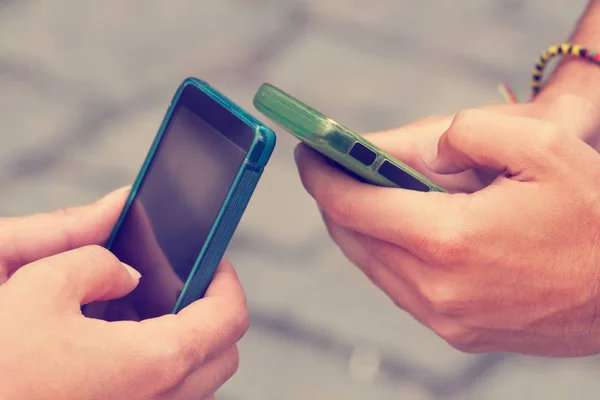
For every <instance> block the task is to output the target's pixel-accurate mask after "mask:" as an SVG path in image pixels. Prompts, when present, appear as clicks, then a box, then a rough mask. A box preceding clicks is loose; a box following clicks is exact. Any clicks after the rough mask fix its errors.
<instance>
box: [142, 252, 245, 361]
mask: <svg viewBox="0 0 600 400" xmlns="http://www.w3.org/2000/svg"><path fill="white" fill-rule="evenodd" d="M248 325H249V322H248V310H247V308H246V299H245V296H244V292H243V289H242V287H241V284H240V282H239V280H238V278H237V275H236V273H235V271H234V270H233V267H232V266H231V264H229V262H228V261H227V260H224V261H223V262H222V263H221V265H220V266H219V268H218V269H217V272H216V274H215V276H214V278H213V281H212V283H211V285H210V286H209V288H208V290H207V293H206V296H205V297H204V298H202V299H200V300H198V301H196V302H194V303H192V304H190V305H189V306H187V307H185V308H184V309H183V310H181V311H180V312H179V313H178V314H177V315H166V316H163V317H159V318H153V319H148V320H145V321H144V323H143V325H142V329H143V331H144V333H143V335H144V336H146V337H148V338H150V339H151V340H150V341H149V342H148V344H149V345H150V346H152V344H153V343H156V342H158V343H171V351H170V352H169V353H170V354H174V355H175V356H174V357H173V358H174V359H176V360H177V362H178V363H179V364H180V365H181V364H183V367H184V368H193V367H194V366H198V365H201V364H202V363H203V362H204V361H206V360H207V359H208V358H210V357H211V356H212V355H214V354H218V353H220V352H222V351H224V350H225V349H227V348H229V347H231V346H233V345H234V344H235V343H237V341H239V340H240V339H241V338H242V337H243V336H244V334H245V333H246V331H247V330H248ZM147 350H148V351H149V352H150V354H152V353H153V352H154V349H153V348H149V349H147Z"/></svg>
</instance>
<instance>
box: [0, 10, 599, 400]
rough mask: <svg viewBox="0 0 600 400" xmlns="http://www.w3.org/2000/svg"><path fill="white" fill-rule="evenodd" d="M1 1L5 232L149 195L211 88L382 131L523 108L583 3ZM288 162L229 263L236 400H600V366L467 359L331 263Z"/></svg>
mask: <svg viewBox="0 0 600 400" xmlns="http://www.w3.org/2000/svg"><path fill="white" fill-rule="evenodd" d="M549 3H550V2H548V1H545V0H528V1H520V0H495V1H493V0H461V1H452V2H450V1H443V0H435V1H434V0H429V1H416V0H413V1H409V0H354V1H342V0H298V1H292V0H245V1H242V0H218V1H217V0H214V1H170V2H166V1H149V0H131V1H116V0H111V1H103V2H84V1H77V0H53V1H6V0H4V1H2V0H0V121H1V123H2V131H1V132H0V193H1V197H0V213H1V214H2V215H19V214H26V213H33V212H39V211H46V210H52V209H55V208H60V207H65V206H70V205H76V204H81V203H86V202H91V201H94V200H95V199H96V198H98V197H100V196H102V195H103V194H104V193H106V192H108V191H110V190H112V189H114V188H117V187H119V186H122V185H125V184H128V183H130V182H132V180H133V179H134V177H135V175H136V174H137V172H138V168H139V167H140V165H141V163H142V161H143V158H144V156H145V155H146V152H147V150H148V147H149V145H150V143H151V141H152V139H153V137H154V135H155V133H156V130H157V129H158V125H159V123H160V121H161V119H162V117H163V113H164V112H165V110H166V108H167V106H168V104H169V102H170V100H171V96H172V95H173V92H174V90H175V89H176V87H177V85H178V84H179V83H180V82H181V81H182V80H183V79H184V78H185V77H187V76H190V75H193V76H197V77H199V78H201V79H204V80H206V81H208V82H210V83H211V84H212V85H214V86H216V87H217V88H218V89H219V90H221V91H222V92H224V93H225V94H226V95H227V96H229V97H230V98H232V99H233V100H234V101H236V102H237V103H239V104H240V105H242V106H243V107H246V108H247V109H248V110H250V111H251V112H253V113H254V114H255V115H257V116H258V113H257V112H256V111H255V110H254V108H253V107H252V103H251V101H252V96H253V95H254V92H255V90H256V89H257V88H258V86H259V85H260V83H262V82H263V81H270V82H272V83H274V84H275V85H278V86H280V87H282V88H283V89H285V90H286V91H288V92H290V93H291V94H294V95H296V96H298V97H299V98H301V99H302V100H304V101H306V102H308V103H309V104H311V105H313V106H314V107H316V108H317V109H320V110H322V111H323V112H325V113H326V114H328V115H329V116H331V117H333V118H334V119H337V120H338V121H340V122H341V123H343V124H345V125H347V126H349V127H351V128H353V129H355V130H357V131H359V132H367V131H373V130H382V129H387V128H393V127H396V126H399V125H402V124H405V123H407V122H410V121H413V120H415V119H418V118H421V117H424V116H428V115H431V114H438V113H449V112H454V111H457V110H460V109H462V108H465V107H472V106H478V105H482V104H486V103H494V102H502V101H504V100H503V98H502V97H501V96H500V94H499V93H498V92H497V89H496V86H497V84H498V83H499V82H502V81H508V82H510V83H511V84H513V85H514V86H515V88H516V89H517V90H518V91H519V92H520V94H521V96H522V97H525V96H528V94H529V88H528V84H529V77H530V73H531V71H532V68H533V64H534V62H535V60H536V59H537V57H538V54H539V52H540V51H541V50H543V49H544V48H546V47H547V46H549V45H551V44H555V43H558V42H561V41H564V40H567V39H568V37H569V34H570V32H571V29H572V27H573V24H574V23H575V21H576V19H577V17H578V15H579V13H580V12H581V11H582V10H583V8H584V5H585V1H584V0H569V1H556V2H552V7H549V6H550V4H549ZM278 133H279V137H278V146H277V148H276V151H275V153H274V155H273V158H272V162H271V164H270V165H269V167H268V169H267V171H266V173H265V175H264V176H263V179H262V181H261V182H260V184H259V187H258V189H257V192H256V195H255V197H254V198H253V200H252V202H251V204H250V206H249V208H248V211H247V213H246V214H245V216H244V219H243V221H242V223H241V225H240V227H239V229H238V231H237V233H236V236H235V239H234V240H233V242H232V243H231V246H230V248H229V251H228V254H229V257H230V258H231V259H232V260H233V262H234V264H235V266H236V267H237V270H238V271H239V274H240V277H241V279H242V281H243V284H244V285H245V288H246V291H247V296H248V300H249V307H250V311H251V319H252V328H251V329H250V331H249V333H248V335H247V336H246V337H245V338H244V339H243V340H242V342H241V349H240V351H241V365H240V369H239V373H238V375H237V376H236V377H235V378H233V379H232V380H231V381H230V382H229V383H228V384H226V385H225V386H224V387H223V389H222V390H221V391H220V395H221V397H220V398H221V399H224V400H238V399H239V400H241V399H244V400H252V399H261V400H264V399H290V400H294V399H346V400H353V399H410V400H421V399H490V400H491V399H507V398H511V399H513V398H514V399H524V398H540V399H566V398H569V397H571V396H573V397H577V398H585V399H588V398H597V397H598V395H597V393H598V392H599V391H600V381H599V380H598V373H599V372H600V363H599V360H600V359H598V358H595V357H592V358H586V359H576V360H553V359H541V358H529V357H521V356H515V355H504V354H487V355H481V356H472V355H465V354H462V353H460V352H458V351H455V350H453V349H452V348H450V347H449V346H448V345H447V344H446V343H445V342H443V341H442V340H440V339H438V338H437V337H436V336H435V335H433V334H432V333H430V332H429V331H428V330H426V329H424V328H422V327H421V326H419V325H418V324H417V323H416V322H414V321H413V320H412V319H411V318H410V317H409V316H407V315H406V314H404V313H403V312H401V311H399V310H397V309H396V308H395V307H394V305H393V304H392V303H391V302H390V301H389V300H388V299H387V298H386V297H385V296H384V295H383V294H382V293H380V292H379V291H378V290H376V289H375V288H374V287H373V286H372V285H371V284H370V283H369V282H368V281H367V279H366V278H364V277H363V276H362V274H361V273H359V272H358V271H357V269H356V268H355V267H353V266H352V265H350V264H349V262H347V261H346V260H345V259H344V258H343V256H342V255H341V253H340V252H339V251H338V250H337V249H336V248H335V247H334V246H333V244H332V242H331V241H330V240H329V238H328V236H327V233H326V231H325V229H324V227H323V225H322V223H321V221H320V217H319V214H318V212H317V210H316V208H315V206H314V204H313V202H312V200H311V199H310V198H309V197H308V196H307V195H306V194H305V193H304V191H303V189H302V187H301V185H300V182H299V179H298V177H297V173H296V168H295V164H294V162H293V157H292V149H293V147H294V146H295V144H296V141H295V140H294V139H293V138H292V137H291V136H290V135H288V134H287V133H285V132H281V131H280V130H278Z"/></svg>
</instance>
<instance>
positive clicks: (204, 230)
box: [83, 102, 252, 321]
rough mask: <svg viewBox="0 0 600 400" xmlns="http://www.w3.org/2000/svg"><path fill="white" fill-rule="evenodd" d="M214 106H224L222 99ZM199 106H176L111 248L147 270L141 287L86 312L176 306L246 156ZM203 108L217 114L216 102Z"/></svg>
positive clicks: (149, 313)
mask: <svg viewBox="0 0 600 400" xmlns="http://www.w3.org/2000/svg"><path fill="white" fill-rule="evenodd" d="M212 107H218V108H219V109H220V110H222V109H223V108H222V107H221V106H219V105H218V104H217V103H216V102H212ZM194 111H195V112H193V111H192V110H190V109H189V108H188V107H186V106H185V105H180V106H178V107H176V109H175V110H174V112H173V115H172V118H171V121H170V123H169V125H168V127H167V129H166V132H165V134H164V137H163V139H162V141H161V144H160V146H159V148H158V150H157V152H156V154H155V157H154V159H153V161H152V163H151V164H150V167H149V169H148V172H147V174H146V177H145V179H144V181H143V182H142V184H141V186H140V188H139V191H138V194H137V196H136V199H135V200H134V202H133V204H132V206H131V208H130V209H129V211H128V213H127V215H126V217H125V219H124V221H123V224H122V225H121V229H120V230H119V232H118V234H117V236H116V238H115V241H114V242H113V245H112V246H111V248H110V250H111V251H112V252H113V253H114V254H115V255H116V256H117V257H118V258H119V259H120V260H121V261H122V262H124V263H127V264H129V265H131V266H132V267H134V268H136V269H137V270H138V271H140V273H141V274H142V278H141V280H140V284H139V286H138V287H137V288H136V289H135V290H134V291H133V292H132V293H131V294H129V295H127V296H125V297H123V298H121V299H118V300H112V301H108V302H99V303H93V304H90V305H88V306H86V307H85V308H84V310H83V312H84V314H85V315H87V316H89V317H94V318H99V319H104V320H108V321H118V320H143V319H147V318H153V317H157V316H160V315H164V314H168V313H171V312H172V311H173V308H174V306H175V303H176V301H177V298H178V296H179V294H180V292H181V290H182V289H183V286H184V283H185V281H186V280H187V278H188V276H189V274H190V272H191V270H192V268H193V266H194V265H195V263H196V259H197V258H198V255H199V253H200V251H201V249H202V247H203V244H204V242H205V241H206V239H207V236H208V234H209V232H210V229H211V227H212V226H213V223H214V221H215V218H216V217H217V215H218V213H219V210H220V209H221V206H222V205H223V202H224V200H225V198H226V196H227V193H228V191H229V189H230V187H231V185H232V183H233V181H234V179H235V176H236V174H237V172H238V170H239V169H240V166H241V164H242V162H243V160H244V157H245V154H246V152H245V151H244V150H243V149H242V148H240V147H239V146H238V145H236V144H235V143H234V142H232V141H231V140H230V139H229V138H228V137H231V135H229V136H226V135H223V134H222V133H221V132H219V131H218V130H217V129H215V128H214V127H213V126H211V125H209V124H208V123H207V122H205V121H204V118H202V117H201V116H199V115H197V113H198V111H197V110H194ZM213 111H214V110H213ZM201 112H202V113H211V110H210V107H206V104H204V106H203V107H202V109H201ZM218 112H222V111H218ZM201 115H202V114H201ZM210 115H215V114H214V113H213V114H210ZM229 118H235V117H234V116H233V115H230V116H229ZM229 126H232V127H238V128H239V125H235V124H229ZM226 134H227V132H226ZM236 134H238V135H239V132H236ZM248 134H252V132H248Z"/></svg>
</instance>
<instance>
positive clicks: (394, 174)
mask: <svg viewBox="0 0 600 400" xmlns="http://www.w3.org/2000/svg"><path fill="white" fill-rule="evenodd" d="M377 172H379V174H380V175H381V176H383V177H384V178H386V179H389V180H390V181H392V182H394V183H395V184H396V185H398V186H400V187H401V188H403V189H410V190H417V191H419V192H429V186H427V185H426V184H424V183H423V182H421V181H420V180H418V179H417V178H415V177H414V176H412V175H410V174H408V173H407V172H404V171H403V170H402V169H401V168H398V167H397V166H395V165H394V164H392V163H391V162H389V161H388V160H385V161H384V162H383V163H382V164H381V166H380V167H379V169H378V170H377Z"/></svg>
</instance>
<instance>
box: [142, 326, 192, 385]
mask: <svg viewBox="0 0 600 400" xmlns="http://www.w3.org/2000/svg"><path fill="white" fill-rule="evenodd" d="M167 317H170V316H167ZM169 337H170V339H168V340H164V339H163V340H161V341H160V342H158V341H154V342H153V343H152V349H153V350H152V351H153V356H152V360H151V362H149V363H148V367H149V370H148V371H147V373H146V374H145V375H146V376H145V378H146V379H147V380H148V381H149V382H154V383H155V385H156V387H157V389H158V390H160V391H167V390H169V389H171V388H172V387H174V386H177V385H178V384H179V383H180V382H181V381H183V380H184V379H185V377H187V376H188V375H189V374H190V372H191V371H192V370H193V369H194V366H195V365H194V362H193V361H194V360H193V355H197V353H198V350H197V349H194V352H192V351H188V350H189V349H187V348H186V346H185V341H184V339H182V338H181V337H180V335H177V334H172V335H169ZM202 359H204V357H202Z"/></svg>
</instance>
